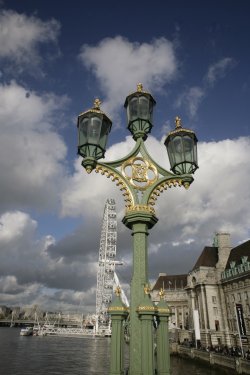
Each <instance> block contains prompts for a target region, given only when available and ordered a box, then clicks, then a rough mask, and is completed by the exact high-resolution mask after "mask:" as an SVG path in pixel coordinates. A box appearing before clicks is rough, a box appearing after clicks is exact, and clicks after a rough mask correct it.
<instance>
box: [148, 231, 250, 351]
mask: <svg viewBox="0 0 250 375" xmlns="http://www.w3.org/2000/svg"><path fill="white" fill-rule="evenodd" d="M160 288H163V289H164V290H165V299H166V301H167V303H168V305H169V306H170V307H171V310H172V317H171V320H170V324H169V328H170V336H171V334H172V335H173V334H174V335H175V338H176V340H177V338H178V341H180V342H183V341H185V340H189V341H196V342H197V341H198V343H199V344H200V345H201V346H202V347H212V346H213V347H214V346H225V345H227V346H228V347H232V346H242V347H243V348H244V350H249V349H250V241H247V242H245V243H243V244H241V245H239V246H237V247H234V248H232V247H231V242H230V234H229V233H217V234H216V235H215V238H214V243H213V246H206V247H204V249H203V251H202V252H201V255H200V256H199V258H198V259H197V261H196V263H195V265H194V267H193V269H192V270H191V271H190V272H189V273H188V274H187V275H166V274H162V273H161V274H159V277H158V279H157V281H156V283H155V285H154V287H153V290H152V298H153V300H154V301H155V302H156V303H157V301H158V291H159V290H160ZM236 308H237V309H238V311H237V312H236ZM239 313H240V316H239V315H237V314H239ZM196 316H197V318H195V317H196ZM237 318H239V319H237ZM195 320H197V322H195ZM239 323H240V326H239ZM197 325H198V330H197ZM195 328H196V329H195Z"/></svg>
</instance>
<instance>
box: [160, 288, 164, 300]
mask: <svg viewBox="0 0 250 375" xmlns="http://www.w3.org/2000/svg"><path fill="white" fill-rule="evenodd" d="M159 296H160V299H163V298H164V296H165V292H164V289H163V288H161V289H160V291H159Z"/></svg>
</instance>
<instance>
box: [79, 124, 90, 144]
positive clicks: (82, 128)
mask: <svg viewBox="0 0 250 375" xmlns="http://www.w3.org/2000/svg"><path fill="white" fill-rule="evenodd" d="M88 122H89V119H88V118H87V117H85V118H83V119H82V120H81V122H80V124H79V129H78V137H79V138H78V142H79V146H81V145H83V144H85V143H86V142H87V132H88Z"/></svg>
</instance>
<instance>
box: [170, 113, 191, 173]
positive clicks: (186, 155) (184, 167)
mask: <svg viewBox="0 0 250 375" xmlns="http://www.w3.org/2000/svg"><path fill="white" fill-rule="evenodd" d="M197 142H198V140H197V138H196V135H195V133H194V132H193V131H192V130H189V129H184V128H183V127H182V126H181V119H180V117H178V116H177V117H176V118H175V130H173V131H171V132H170V133H169V134H168V136H167V138H166V140H165V146H166V148H167V151H168V157H169V161H170V166H171V171H173V172H174V173H175V174H189V173H194V172H195V171H196V169H197V168H198V164H197Z"/></svg>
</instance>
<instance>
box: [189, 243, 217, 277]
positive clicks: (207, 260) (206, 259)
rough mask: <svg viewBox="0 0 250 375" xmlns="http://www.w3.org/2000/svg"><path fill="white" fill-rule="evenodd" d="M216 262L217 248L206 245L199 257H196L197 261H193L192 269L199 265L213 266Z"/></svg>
mask: <svg viewBox="0 0 250 375" xmlns="http://www.w3.org/2000/svg"><path fill="white" fill-rule="evenodd" d="M217 262H218V248H217V247H211V246H206V247H204V249H203V251H202V253H201V255H200V256H199V258H198V259H197V262H196V263H195V265H194V267H193V269H192V271H193V270H195V269H197V268H199V267H215V266H216V263H217Z"/></svg>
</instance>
